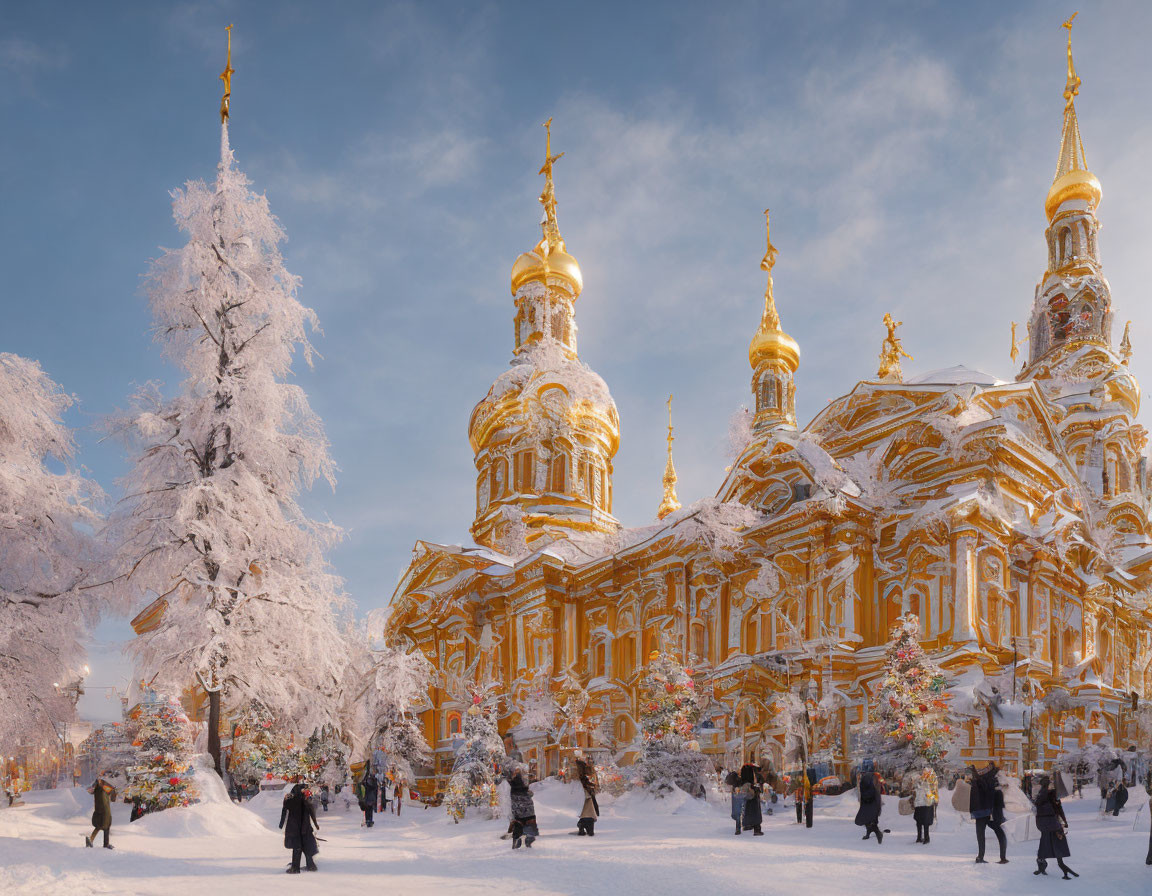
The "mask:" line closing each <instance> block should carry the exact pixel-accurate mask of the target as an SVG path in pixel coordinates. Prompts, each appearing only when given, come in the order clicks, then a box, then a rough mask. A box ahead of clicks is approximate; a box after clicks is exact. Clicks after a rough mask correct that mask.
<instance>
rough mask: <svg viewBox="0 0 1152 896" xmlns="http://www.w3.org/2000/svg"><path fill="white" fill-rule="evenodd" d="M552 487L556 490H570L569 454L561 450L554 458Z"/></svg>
mask: <svg viewBox="0 0 1152 896" xmlns="http://www.w3.org/2000/svg"><path fill="white" fill-rule="evenodd" d="M550 488H551V490H552V491H554V492H561V493H563V492H566V491H567V490H568V455H567V454H565V453H564V452H560V453H559V454H556V455H555V456H553V458H552V482H551V486H550Z"/></svg>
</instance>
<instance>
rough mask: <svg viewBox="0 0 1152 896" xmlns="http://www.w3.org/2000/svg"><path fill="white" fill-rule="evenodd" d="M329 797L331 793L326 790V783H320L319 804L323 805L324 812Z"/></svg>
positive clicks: (326, 808) (326, 809)
mask: <svg viewBox="0 0 1152 896" xmlns="http://www.w3.org/2000/svg"><path fill="white" fill-rule="evenodd" d="M330 798H331V795H330V794H329V792H328V785H327V784H321V785H320V805H321V806H323V807H324V811H325V812H327V811H328V800H329V799H330Z"/></svg>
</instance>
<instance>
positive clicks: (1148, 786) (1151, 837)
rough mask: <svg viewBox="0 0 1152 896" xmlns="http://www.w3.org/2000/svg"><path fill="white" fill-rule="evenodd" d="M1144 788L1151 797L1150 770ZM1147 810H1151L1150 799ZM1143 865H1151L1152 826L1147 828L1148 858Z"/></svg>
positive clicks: (1151, 778) (1151, 801)
mask: <svg viewBox="0 0 1152 896" xmlns="http://www.w3.org/2000/svg"><path fill="white" fill-rule="evenodd" d="M1144 789H1145V790H1147V791H1148V796H1149V797H1150V798H1152V772H1149V773H1148V777H1146V778H1145V779H1144ZM1148 810H1149V811H1152V799H1149V802H1148ZM1144 864H1145V865H1152V828H1149V830H1148V858H1146V859H1145V860H1144Z"/></svg>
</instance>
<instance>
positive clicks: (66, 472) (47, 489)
mask: <svg viewBox="0 0 1152 896" xmlns="http://www.w3.org/2000/svg"><path fill="white" fill-rule="evenodd" d="M71 404H72V398H71V397H70V396H68V395H67V394H65V393H64V392H63V391H61V389H60V387H59V386H58V385H56V383H54V382H53V381H52V380H51V379H50V378H49V377H48V376H47V374H45V373H44V371H43V370H42V369H41V368H40V365H39V364H37V363H36V362H35V361H29V360H27V359H25V358H21V357H18V356H16V355H12V354H8V353H0V751H5V750H4V748H5V746H6V745H8V746H12V747H15V745H16V743H17V742H18V741H23V742H24V743H26V744H29V745H31V744H35V743H43V742H44V741H46V740H50V739H53V738H58V737H60V736H61V727H60V726H62V724H63V723H64V722H66V721H67V720H68V719H69V718H71V716H72V713H73V706H72V701H71V700H70V699H69V698H68V697H66V696H64V693H63V692H62V691H61V690H60V688H58V687H55V686H56V685H67V684H69V683H71V682H72V681H74V680H75V679H76V678H77V677H78V676H79V674H80V670H81V667H82V665H83V662H84V650H83V646H82V644H81V639H82V636H83V633H84V632H85V630H86V629H87V627H88V625H89V624H90V623H91V622H93V621H94V616H95V609H96V606H95V604H96V601H95V599H94V598H91V597H87V596H85V592H84V591H83V587H84V583H85V576H86V571H87V569H88V568H89V561H90V559H91V552H90V550H89V548H90V545H89V540H88V537H87V535H86V534H85V533H86V532H87V531H90V530H91V526H92V525H93V524H94V523H95V522H96V519H97V517H96V514H95V512H94V510H93V505H94V502H96V501H97V500H98V499H99V497H100V490H99V489H98V488H97V486H96V485H95V484H93V483H92V482H90V481H89V480H87V479H85V478H83V477H82V476H80V475H79V474H78V473H76V472H75V471H74V470H73V469H72V467H71V463H72V459H73V456H74V453H75V443H74V441H73V438H72V433H71V431H70V430H69V429H68V427H67V426H65V425H64V422H63V419H62V417H63V414H64V412H65V411H66V410H67V409H68V407H69V406H70V405H71Z"/></svg>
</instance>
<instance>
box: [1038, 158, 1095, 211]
mask: <svg viewBox="0 0 1152 896" xmlns="http://www.w3.org/2000/svg"><path fill="white" fill-rule="evenodd" d="M1102 195H1103V191H1102V189H1101V187H1100V181H1099V180H1097V179H1096V175H1095V174H1093V173H1092V172H1091V171H1083V170H1079V169H1077V170H1073V171H1069V172H1068V173H1067V174H1064V175H1061V176H1060V177H1058V178H1056V182H1055V183H1053V184H1052V189H1050V190H1049V191H1048V197H1047V198H1046V199H1045V200H1044V212H1045V214H1047V215H1048V220H1049V221H1051V220H1052V218H1053V217H1054V216H1055V214H1056V211H1057V209H1059V208H1060V206H1061V205H1063V204H1064V203H1065V202H1068V201H1069V200H1072V199H1079V200H1082V201H1083V202H1086V203H1088V208H1089V209H1090V210H1092V211H1095V210H1096V207H1097V206H1098V205H1099V204H1100V197H1101V196H1102Z"/></svg>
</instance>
